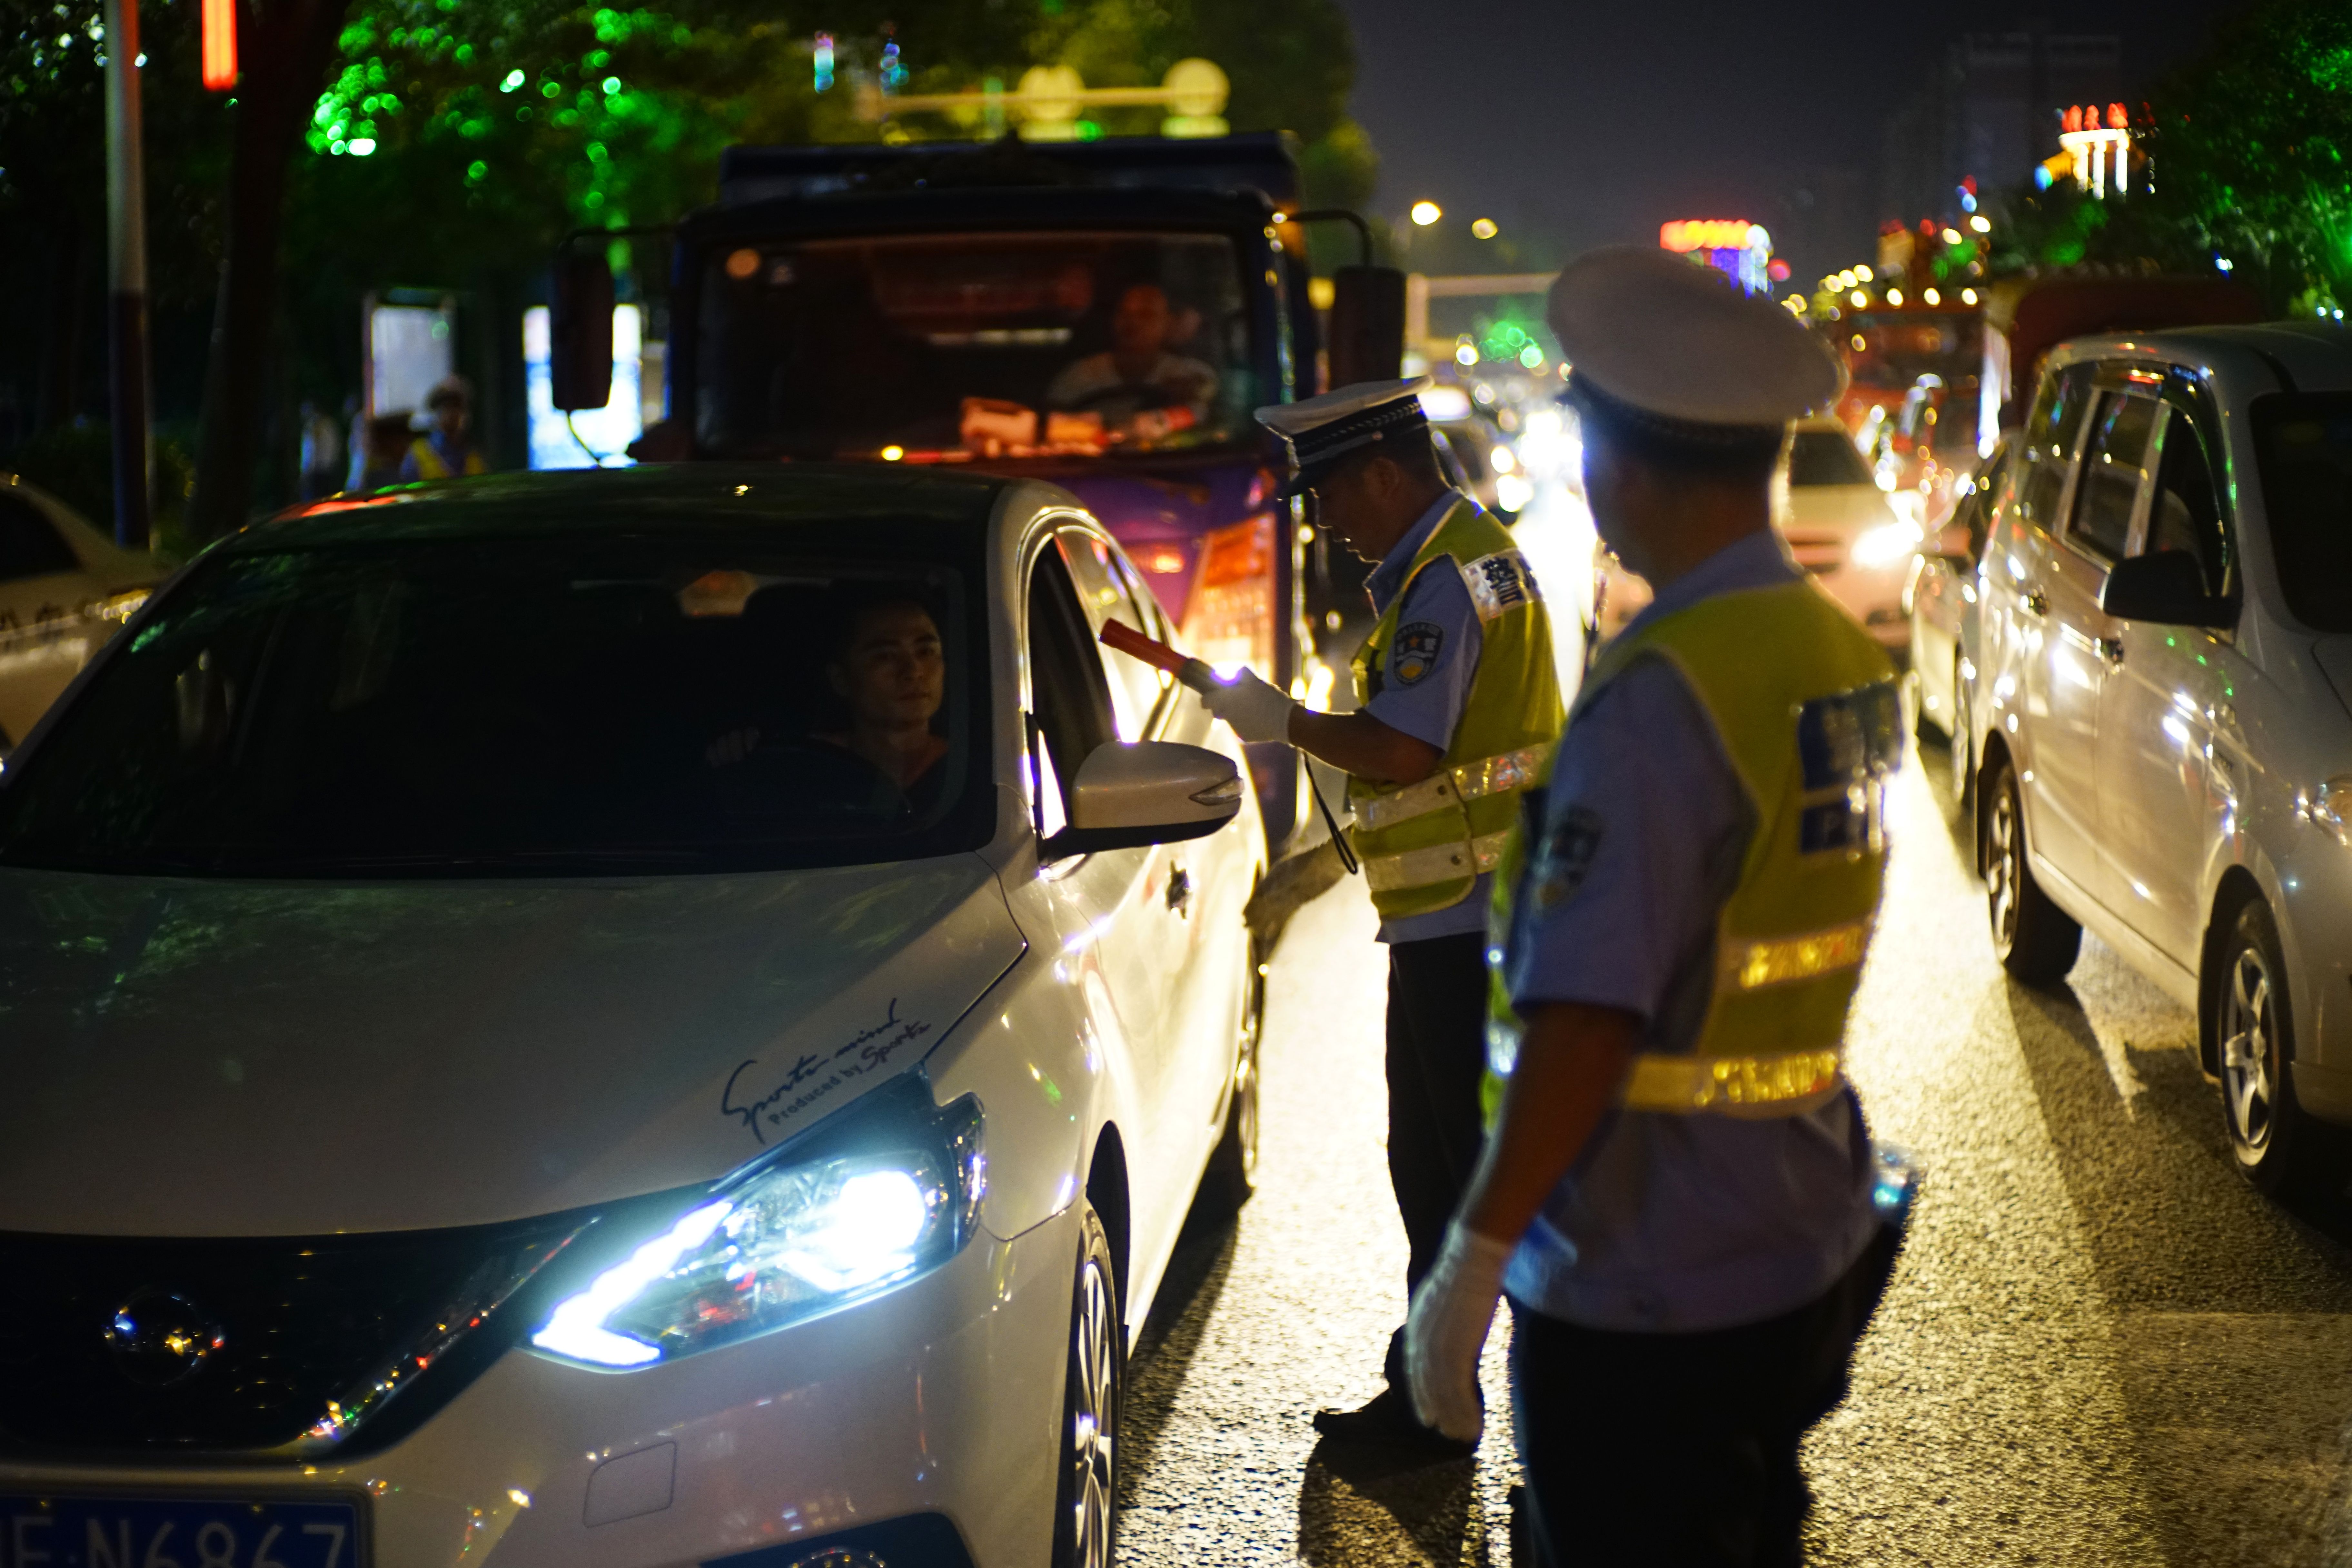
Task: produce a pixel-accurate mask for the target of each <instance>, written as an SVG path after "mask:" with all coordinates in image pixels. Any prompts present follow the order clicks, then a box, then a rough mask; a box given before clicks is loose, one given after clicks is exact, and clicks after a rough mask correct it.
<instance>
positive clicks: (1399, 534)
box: [1203, 376, 1560, 1461]
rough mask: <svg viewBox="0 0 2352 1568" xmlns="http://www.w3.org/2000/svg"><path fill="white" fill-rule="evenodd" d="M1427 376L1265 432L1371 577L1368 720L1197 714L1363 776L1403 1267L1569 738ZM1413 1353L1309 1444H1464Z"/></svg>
mask: <svg viewBox="0 0 2352 1568" xmlns="http://www.w3.org/2000/svg"><path fill="white" fill-rule="evenodd" d="M1428 385H1429V380H1428V378H1427V377H1425V376H1424V377H1421V378H1419V379H1417V380H1412V381H1383V382H1368V383H1363V384H1358V385H1354V386H1345V387H1341V388H1339V389H1338V390H1337V391H1334V392H1330V393H1327V394H1325V395H1322V396H1319V397H1312V398H1308V399H1307V400H1305V401H1304V402H1299V403H1291V404H1283V405H1277V406H1276V407H1272V408H1261V409H1259V410H1258V412H1257V416H1258V418H1259V419H1260V420H1261V421H1262V422H1263V423H1264V424H1265V425H1266V426H1268V427H1269V428H1271V429H1272V430H1273V431H1274V432H1275V433H1276V435H1278V436H1280V437H1283V438H1284V440H1285V441H1286V442H1287V443H1288V445H1289V447H1290V456H1291V467H1292V472H1293V479H1292V481H1291V485H1290V493H1293V494H1296V493H1300V492H1307V493H1309V494H1311V496H1312V498H1313V500H1314V502H1315V505H1316V509H1317V510H1316V516H1317V521H1318V522H1319V523H1320V525H1321V526H1323V527H1325V528H1328V530H1330V531H1331V532H1332V534H1333V535H1334V536H1336V537H1337V538H1338V539H1339V541H1340V542H1342V543H1344V544H1346V545H1347V547H1348V548H1349V549H1350V550H1352V551H1353V552H1355V553H1356V554H1357V555H1359V556H1360V557H1362V558H1363V559H1364V560H1366V561H1369V562H1372V563H1376V564H1375V565H1374V567H1373V570H1372V573H1371V576H1370V581H1369V584H1368V586H1369V588H1370V593H1371V598H1372V604H1373V607H1374V608H1375V610H1377V611H1378V612H1379V616H1380V618H1379V621H1378V622H1377V624H1376V625H1375V626H1373V628H1372V631H1371V635H1370V637H1368V638H1366V639H1365V642H1364V645H1363V647H1362V649H1361V650H1360V652H1359V653H1358V654H1357V656H1356V660H1355V691H1356V710H1355V711H1354V712H1351V713H1321V712H1316V711H1313V710H1309V709H1307V708H1306V707H1304V706H1302V705H1301V704H1299V703H1297V702H1295V701H1293V700H1291V698H1290V696H1289V694H1288V693H1286V692H1285V691H1282V690H1280V689H1276V688H1275V687H1273V686H1270V685H1268V684H1267V683H1266V682H1265V681H1264V680H1262V679H1259V678H1258V677H1257V676H1256V675H1255V674H1254V673H1252V672H1249V671H1246V670H1244V671H1243V672H1242V674H1241V675H1240V676H1239V677H1238V678H1236V679H1234V681H1233V682H1232V683H1230V684H1229V685H1227V686H1225V687H1223V688H1222V689H1218V690H1215V691H1213V692H1211V693H1210V694H1209V695H1208V696H1207V697H1206V698H1204V699H1203V700H1204V701H1205V702H1206V703H1207V704H1208V706H1209V708H1210V709H1211V710H1212V711H1213V712H1215V713H1216V714H1217V715H1218V716H1219V717H1220V718H1223V719H1224V720H1225V721H1227V722H1228V723H1229V724H1231V725H1232V726H1233V728H1234V731H1235V732H1236V733H1237V734H1239V735H1240V736H1241V738H1242V739H1243V740H1244V741H1287V742H1290V743H1291V744H1293V745H1296V746H1298V747H1301V748H1303V749H1304V750H1306V751H1307V752H1310V753H1311V754H1313V755H1315V756H1317V757H1319V758H1321V759H1322V760H1323V761H1325V762H1327V763H1330V764H1331V765H1332V766H1334V767H1337V768H1340V769H1344V770H1345V771H1346V772H1347V773H1348V775H1349V784H1348V797H1349V803H1350V804H1351V805H1353V807H1354V809H1355V826H1354V828H1353V830H1352V834H1351V837H1352V840H1353V844H1354V847H1355V851H1356V854H1357V855H1358V857H1359V858H1360V859H1361V861H1362V865H1363V872H1364V879H1365V881H1366V883H1367V884H1368V885H1369V887H1370V891H1371V895H1372V903H1373V906H1374V908H1375V909H1376V910H1378V911H1379V913H1380V917H1381V929H1380V940H1381V942H1385V943H1387V944H1388V952H1389V996H1388V1028H1387V1033H1388V1050H1387V1057H1388V1090H1389V1143H1388V1158H1389V1176H1390V1180H1391V1183H1392V1184H1394V1186H1395V1189H1396V1199H1397V1208H1398V1210H1399V1212H1400V1213H1401V1214H1402V1216H1403V1219H1404V1230H1405V1237H1406V1241H1407V1244H1408V1246H1409V1247H1410V1258H1409V1261H1408V1263H1407V1265H1406V1268H1405V1288H1406V1291H1407V1293H1408V1295H1410V1293H1411V1291H1412V1287H1413V1286H1415V1285H1417V1284H1419V1283H1420V1281H1421V1279H1422V1277H1423V1275H1424V1274H1426V1273H1427V1272H1428V1271H1429V1268H1430V1267H1431V1265H1432V1264H1433V1263H1434V1262H1435V1261H1436V1258H1437V1253H1438V1249H1439V1247H1440V1246H1441V1245H1442V1244H1443V1242H1444V1237H1445V1223H1446V1220H1447V1218H1448V1217H1449V1216H1450V1215H1452V1214H1453V1212H1454V1204H1455V1202H1456V1201H1457V1200H1458V1199H1459V1198H1460V1196H1461V1194H1462V1191H1463V1186H1464V1184H1465V1183H1466V1182H1467V1181H1468V1180H1469V1177H1470V1172H1471V1170H1472V1168H1473V1166H1474V1165H1475V1163H1476V1162H1477V1158H1478V1144H1479V1140H1480V1138H1481V1136H1482V1133H1481V1130H1480V1125H1479V1105H1478V1096H1479V1085H1480V1083H1481V1081H1482V1079H1483V1076H1484V1072H1485V1065H1486V1045H1485V1039H1486V906H1487V903H1488V900H1489V889H1490V887H1491V885H1492V883H1493V880H1494V868H1495V864H1496V858H1497V857H1498V856H1499V855H1500V854H1501V852H1502V848H1503V844H1504V840H1505V838H1506V837H1507V835H1508V832H1509V829H1510V826H1511V824H1512V822H1513V820H1514V819H1515V818H1516V816H1517V810H1518V805H1517V803H1518V798H1519V795H1520V793H1521V792H1522V791H1524V790H1526V789H1527V788H1528V786H1529V785H1530V784H1534V782H1535V781H1536V778H1537V776H1538V773H1539V771H1540V770H1541V768H1542V766H1543V764H1544V763H1545V760H1546V759H1547V757H1548V756H1549V752H1550V748H1551V744H1552V742H1553V741H1554V739H1556V738H1557V737H1558V735H1559V724H1560V700H1559V677H1558V675H1557V673H1556V672H1555V670H1554V668H1553V664H1552V645H1551V623H1550V621H1549V617H1548V615H1547V612H1546V610H1545V608H1544V604H1543V599H1542V595H1540V594H1539V593H1538V591H1537V588H1536V583H1535V578H1534V576H1533V575H1532V574H1530V573H1529V572H1528V565H1527V562H1526V561H1525V559H1524V558H1522V557H1521V555H1520V554H1519V552H1518V551H1517V548H1515V547H1514V546H1513V544H1512V542H1511V535H1510V531H1508V530H1507V529H1506V528H1505V527H1504V526H1503V525H1502V524H1501V523H1500V522H1498V521H1496V520H1495V519H1494V518H1493V517H1490V516H1489V515H1487V514H1486V512H1485V511H1482V510H1479V507H1478V503H1477V502H1475V501H1474V500H1470V499H1469V498H1468V497H1466V496H1464V495H1461V494H1459V493H1458V492H1456V491H1454V490H1453V489H1449V488H1448V487H1447V485H1446V482H1445V479H1444V473H1443V471H1442V470H1441V469H1440V468H1439V467H1438V462H1437V455H1436V452H1435V450H1434V448H1433V447H1432V446H1431V444H1430V437H1429V422H1428V420H1427V419H1426V418H1425V417H1424V416H1423V413H1422V407H1421V399H1420V394H1421V392H1422V390H1423V388H1425V387H1426V386H1428ZM1403 1335H1404V1331H1403V1330H1402V1327H1400V1328H1399V1329H1398V1331H1397V1332H1396V1334H1395V1335H1394V1336H1392V1337H1391V1342H1390V1345H1389V1353H1388V1362H1387V1369H1386V1370H1387V1375H1388V1387H1387V1388H1386V1389H1384V1390H1383V1391H1382V1392H1381V1394H1379V1395H1378V1396H1376V1397H1375V1398H1374V1399H1373V1400H1372V1401H1371V1402H1370V1404H1368V1405H1365V1406H1364V1407H1363V1408H1361V1409H1358V1410H1326V1411H1323V1412H1322V1413H1321V1414H1319V1415H1317V1416H1316V1417H1315V1426H1316V1430H1318V1432H1320V1433H1321V1434H1323V1436H1324V1437H1325V1438H1326V1439H1327V1440H1328V1441H1330V1442H1333V1443H1336V1444H1346V1445H1374V1446H1378V1447H1381V1448H1383V1449H1386V1450H1390V1451H1391V1452H1393V1453H1395V1454H1397V1455H1398V1456H1400V1457H1402V1458H1407V1459H1409V1460H1413V1461H1425V1460H1434V1459H1444V1458H1458V1457H1460V1456H1462V1455H1464V1454H1466V1453H1468V1452H1469V1451H1470V1449H1471V1447H1473V1446H1474V1442H1475V1438H1474V1439H1473V1440H1472V1441H1463V1440H1460V1439H1457V1438H1453V1437H1448V1436H1444V1435H1443V1434H1441V1433H1439V1432H1437V1431H1435V1430H1433V1429H1432V1428H1431V1427H1430V1426H1427V1425H1426V1424H1424V1423H1423V1422H1422V1421H1420V1420H1419V1419H1417V1418H1416V1417H1415V1416H1414V1415H1413V1413H1412V1402H1411V1400H1410V1399H1409V1398H1408V1397H1407V1396H1406V1394H1405V1390H1404V1377H1403V1360H1402V1357H1403Z"/></svg>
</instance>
